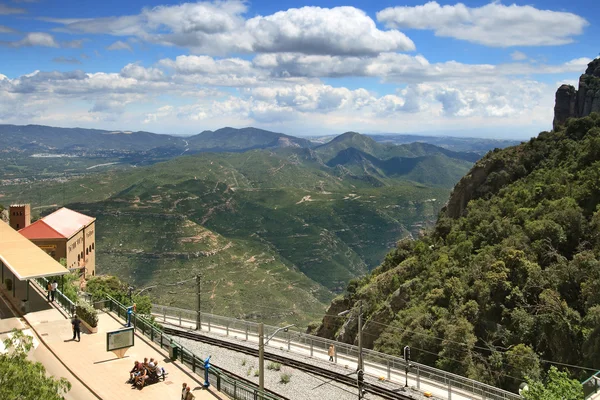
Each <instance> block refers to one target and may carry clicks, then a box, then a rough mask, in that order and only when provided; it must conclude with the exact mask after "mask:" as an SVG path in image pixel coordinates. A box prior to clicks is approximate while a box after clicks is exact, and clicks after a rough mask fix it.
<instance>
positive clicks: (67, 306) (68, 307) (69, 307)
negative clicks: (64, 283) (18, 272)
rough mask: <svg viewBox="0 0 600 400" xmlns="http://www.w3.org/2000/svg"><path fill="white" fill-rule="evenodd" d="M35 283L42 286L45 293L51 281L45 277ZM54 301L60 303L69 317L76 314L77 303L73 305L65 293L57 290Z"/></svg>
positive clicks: (36, 279) (37, 279)
mask: <svg viewBox="0 0 600 400" xmlns="http://www.w3.org/2000/svg"><path fill="white" fill-rule="evenodd" d="M35 281H36V282H37V283H38V285H40V286H41V287H42V290H43V291H45V290H47V288H48V283H50V281H49V280H48V279H46V278H44V277H42V278H35ZM54 299H55V300H57V301H58V304H59V305H60V307H61V308H62V309H63V310H65V311H66V313H67V314H68V315H69V316H72V315H73V313H74V312H75V303H73V302H72V301H71V299H69V298H68V297H67V296H65V295H64V293H63V292H61V291H60V290H58V289H56V294H55V295H54Z"/></svg>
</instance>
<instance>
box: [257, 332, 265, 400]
mask: <svg viewBox="0 0 600 400" xmlns="http://www.w3.org/2000/svg"><path fill="white" fill-rule="evenodd" d="M258 390H259V392H260V398H261V399H262V398H263V393H264V392H265V325H264V324H263V323H262V322H261V323H259V324H258Z"/></svg>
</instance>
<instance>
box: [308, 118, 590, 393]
mask: <svg viewBox="0 0 600 400" xmlns="http://www.w3.org/2000/svg"><path fill="white" fill-rule="evenodd" d="M484 167H485V170H486V171H487V174H486V176H485V179H484V180H483V182H482V183H481V184H480V185H477V187H476V188H474V189H472V192H471V193H469V194H468V198H470V201H469V202H468V204H467V205H466V208H465V209H464V210H462V212H461V213H460V215H450V214H451V213H450V212H448V209H445V210H442V211H441V212H440V215H439V218H438V221H437V223H436V225H435V227H434V228H433V229H432V230H431V231H430V232H428V233H427V234H425V235H424V236H422V237H421V238H420V239H419V240H414V241H413V240H402V241H400V242H398V244H397V247H396V248H395V249H394V250H393V251H391V252H390V253H389V254H388V255H387V257H386V258H385V260H384V262H383V263H382V264H381V265H380V266H379V267H377V268H376V269H375V270H374V271H373V272H372V273H371V274H369V275H367V276H366V277H364V278H358V279H355V280H353V281H351V282H350V284H349V285H348V287H347V291H346V294H345V295H344V296H340V297H338V298H336V299H335V300H334V301H333V303H332V305H331V306H330V309H329V311H328V313H327V315H326V317H325V318H324V320H323V323H322V324H321V326H319V327H318V328H316V329H317V331H318V334H320V335H322V336H328V337H336V338H338V339H340V340H345V341H347V342H353V341H355V340H356V322H355V321H347V322H345V321H344V320H340V319H339V318H335V317H333V316H334V315H336V313H337V311H338V310H341V309H344V307H352V306H353V307H356V305H357V302H358V300H362V302H363V307H364V309H365V310H366V311H365V317H366V324H365V328H364V333H363V335H364V336H365V343H367V345H369V346H371V347H373V348H375V349H377V350H380V351H384V352H387V353H392V354H398V355H400V354H402V349H403V347H404V346H406V345H409V346H411V348H412V350H413V351H412V358H413V359H414V360H416V361H419V362H422V363H425V364H429V365H434V366H437V367H439V368H442V369H444V370H448V371H452V372H455V373H458V374H461V375H464V376H467V377H470V378H473V379H476V380H479V381H483V382H487V383H490V384H493V385H495V386H500V387H503V388H506V389H509V390H511V391H514V390H516V389H517V388H518V386H519V384H520V383H521V382H523V381H524V380H525V377H529V378H530V379H539V378H540V377H542V376H543V375H544V371H547V370H548V369H549V368H550V367H551V366H552V365H555V366H556V367H558V368H559V369H560V370H564V371H566V372H568V374H569V375H570V376H571V377H572V378H577V379H580V380H581V379H585V378H587V377H589V376H590V375H591V374H593V373H594V372H595V371H597V369H598V368H599V366H600V365H599V362H598V360H597V354H598V352H599V351H600V262H599V260H598V255H599V253H600V229H599V228H600V208H599V207H598V204H599V202H600V115H598V114H596V113H593V114H591V115H589V116H587V117H585V118H580V119H570V120H569V121H568V122H567V124H566V125H565V126H564V127H562V128H560V129H558V130H556V131H552V132H542V133H540V134H539V136H538V137H536V138H533V139H531V140H530V141H529V142H527V143H523V144H521V145H519V146H515V147H510V148H507V149H503V150H495V151H491V152H489V153H488V154H487V155H486V156H485V157H484V158H483V159H481V160H480V161H479V162H478V163H477V164H476V165H475V166H474V168H473V170H472V171H475V170H476V169H478V168H479V169H480V170H481V169H482V168H484ZM470 178H471V177H470V176H469V174H468V175H467V176H466V177H465V178H463V180H465V179H467V180H468V179H470ZM459 187H461V183H459V184H458V185H457V186H456V188H455V190H454V193H453V194H452V196H451V199H450V203H452V201H453V197H456V196H464V195H465V193H457V188H459ZM462 187H464V185H463V186H462Z"/></svg>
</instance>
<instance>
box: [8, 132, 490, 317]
mask: <svg viewBox="0 0 600 400" xmlns="http://www.w3.org/2000/svg"><path fill="white" fill-rule="evenodd" d="M257 131H258V130H257ZM262 132H264V131H258V133H262ZM234 133H235V134H236V135H237V136H238V138H232V137H228V138H226V140H225V139H221V142H220V143H221V144H220V145H219V146H222V145H223V143H225V142H231V143H238V144H239V143H245V144H243V145H240V146H238V147H239V148H238V149H236V150H239V151H235V152H232V151H229V152H196V153H195V154H189V155H188V153H190V152H184V154H185V155H183V156H181V155H178V156H177V157H174V158H173V157H171V158H170V159H166V160H164V159H163V158H161V157H166V158H168V155H167V154H165V153H164V152H163V153H160V151H159V150H156V149H146V150H144V151H143V152H140V153H138V154H132V153H129V151H126V150H125V149H122V150H119V151H121V152H124V153H121V154H118V153H114V152H113V150H109V149H101V150H95V151H97V152H98V153H95V154H94V155H93V156H92V155H91V154H88V155H86V154H82V153H78V154H77V157H64V156H61V157H39V156H36V157H20V156H19V155H20V154H12V153H4V155H3V157H0V160H2V161H0V167H3V169H4V171H5V172H7V173H8V174H5V175H4V179H3V181H2V186H0V194H1V196H2V197H1V198H0V200H1V203H3V204H10V203H12V202H25V201H28V202H31V203H32V208H33V211H34V214H45V213H47V212H50V211H51V210H52V209H55V208H57V207H58V206H60V205H67V206H68V207H69V208H72V209H74V210H77V211H80V212H83V213H85V214H87V215H93V216H95V217H96V218H97V220H98V223H97V240H98V254H97V263H98V271H99V272H100V273H104V274H114V275H116V276H118V277H119V278H121V279H122V280H124V281H126V282H129V283H130V284H133V285H134V286H135V287H136V288H138V289H139V290H143V289H144V288H147V287H150V289H148V293H149V294H150V295H151V296H152V297H153V298H154V299H155V301H156V302H158V303H161V304H165V305H172V306H177V307H184V308H185V307H190V306H191V305H190V304H189V300H188V295H189V296H191V295H193V293H194V291H195V287H194V286H193V285H192V284H187V286H186V285H183V286H181V287H177V285H172V284H174V283H176V282H179V281H183V280H186V279H189V278H190V277H193V276H194V275H195V274H196V273H202V274H203V276H204V278H203V280H204V289H205V292H203V304H204V307H206V310H207V311H210V312H214V313H217V314H225V315H233V316H237V317H240V318H245V319H252V318H260V319H264V320H265V321H282V320H283V321H285V322H289V323H296V324H299V325H301V326H306V325H307V324H308V323H310V322H312V321H316V320H318V319H319V317H320V316H321V315H322V313H323V312H324V310H325V307H326V304H327V303H328V302H329V301H330V300H331V299H332V298H333V297H334V296H335V295H336V294H337V293H340V292H342V291H343V290H344V289H345V287H346V285H347V283H348V281H350V280H351V279H353V278H355V277H358V276H361V275H364V274H365V273H367V272H368V271H370V270H371V269H372V268H374V267H376V266H377V265H378V264H379V263H380V262H381V261H382V260H383V258H384V257H385V254H386V253H387V252H388V251H389V249H390V248H393V247H394V246H395V243H396V242H397V241H398V240H399V239H401V238H404V237H418V236H419V235H420V234H421V233H422V232H423V231H424V230H426V229H427V228H428V227H429V226H431V225H432V224H433V223H434V221H435V219H436V216H437V214H438V212H439V211H440V209H441V208H442V206H443V204H444V202H445V199H447V197H448V195H449V193H450V189H451V187H452V186H453V184H454V182H456V181H458V179H459V178H460V177H461V176H462V175H463V174H464V173H465V172H466V171H467V170H468V168H469V167H470V166H471V165H472V161H473V160H474V159H476V158H477V157H478V156H477V155H476V154H475V153H461V152H453V151H449V150H446V149H443V148H439V147H436V146H433V145H428V144H424V143H415V144H410V145H403V146H396V145H391V144H380V143H377V142H375V141H374V140H373V139H371V138H370V137H368V136H364V135H360V134H358V133H346V134H343V135H340V136H338V137H337V138H335V139H334V140H332V141H330V142H328V143H325V144H321V145H310V146H311V147H302V146H300V145H298V146H289V143H299V144H301V145H306V146H308V145H309V144H310V142H308V141H302V140H295V141H294V140H292V139H290V138H289V137H285V136H284V137H283V138H284V139H285V140H284V141H283V140H281V139H282V137H281V136H277V134H271V133H270V134H268V135H267V136H266V137H264V138H262V139H261V137H260V135H257V133H256V131H251V130H250V131H249V130H235V131H232V130H229V131H226V134H228V135H230V136H231V135H233V134H234ZM249 134H250V137H246V136H247V135H249ZM131 135H133V134H130V135H127V140H131V138H132V136H131ZM201 135H207V134H206V133H203V134H201ZM107 136H109V137H110V138H114V137H115V135H107ZM213 136H214V135H213ZM240 137H242V138H243V139H240ZM213 139H214V138H213ZM215 140H216V139H214V140H213V142H212V143H216V142H215ZM188 141H189V142H190V143H189V144H190V148H192V146H199V144H198V143H196V144H194V142H193V141H192V140H188ZM257 143H262V145H264V146H267V147H266V148H264V149H250V150H245V151H242V150H243V149H246V148H249V147H256V146H257ZM273 143H275V144H273ZM281 143H284V144H283V145H281V146H280V144H281ZM278 144H279V145H278ZM206 146H208V144H206ZM210 146H216V145H215V144H211V145H210ZM59 151H61V153H60V154H65V153H64V149H58V148H57V149H56V152H59ZM178 152H179V150H178V151H177V152H175V151H173V154H175V153H178ZM159 153H160V157H158V156H157V157H155V158H152V156H150V154H159ZM36 154H38V153H36ZM98 154H104V155H105V156H106V157H105V158H102V157H98V156H97V155H98ZM136 160H137V161H136ZM6 178H8V179H6ZM138 289H136V290H138Z"/></svg>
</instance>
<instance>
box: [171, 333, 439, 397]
mask: <svg viewBox="0 0 600 400" xmlns="http://www.w3.org/2000/svg"><path fill="white" fill-rule="evenodd" d="M182 330H183V329H182ZM203 334H205V335H206V336H210V337H214V338H217V339H220V340H224V341H228V342H232V343H236V344H243V345H244V346H247V347H250V348H254V349H258V346H257V345H256V344H255V343H252V342H246V341H244V340H237V339H234V338H232V337H226V336H220V335H216V334H207V333H206V332H203ZM176 341H177V342H180V343H181V344H182V345H183V346H184V347H185V348H187V349H189V350H191V351H192V352H194V353H195V354H196V355H197V356H199V357H201V358H202V359H204V358H206V357H207V356H209V355H210V356H211V360H210V361H211V363H212V364H214V365H216V366H217V367H219V368H222V369H225V370H227V371H230V372H232V373H234V374H237V375H239V376H241V377H243V378H245V379H248V380H250V381H252V382H254V383H256V384H257V385H258V357H253V356H250V355H247V354H242V353H238V352H236V351H233V350H228V349H226V348H224V347H218V346H213V345H210V344H206V343H202V342H197V341H194V340H190V339H185V338H180V337H177V338H176ZM265 351H266V352H268V353H274V354H279V355H282V356H285V357H287V358H290V359H294V360H299V361H302V362H304V363H307V364H311V365H316V366H320V367H325V368H327V369H330V370H332V371H335V372H338V373H340V374H350V373H352V370H349V369H345V368H344V367H343V366H341V365H336V364H330V363H327V362H326V361H323V360H320V359H316V358H310V357H306V356H302V355H299V354H295V353H291V352H287V351H285V350H280V349H278V348H275V347H271V346H267V347H266V349H265ZM273 364H274V363H273V362H271V361H269V360H266V359H265V388H267V389H269V390H272V391H274V392H276V393H278V394H280V395H282V396H285V397H288V398H290V399H292V400H309V399H318V400H346V399H347V400H355V399H357V398H358V389H357V388H356V386H347V385H344V384H342V383H338V382H331V381H330V380H329V379H326V378H323V377H320V376H316V375H311V374H308V373H306V372H303V371H300V370H297V369H293V368H291V367H287V366H284V365H281V366H280V369H279V371H277V370H273V369H268V367H269V366H270V365H271V366H274V365H273ZM284 375H287V376H288V377H289V382H288V383H283V382H282V380H285V376H284ZM365 381H366V382H368V383H371V384H376V385H377V386H383V387H387V388H389V389H395V390H398V391H399V393H401V394H404V395H410V396H411V397H412V398H413V399H415V400H421V399H422V400H425V399H426V397H424V396H423V395H422V394H421V393H420V392H418V391H415V390H411V389H408V391H406V392H404V391H403V390H404V389H403V388H402V387H401V386H400V385H398V384H396V383H391V382H378V381H377V380H376V379H374V378H372V377H370V376H368V375H365ZM365 399H368V400H379V399H382V398H381V397H379V396H375V395H372V394H369V393H367V395H366V396H365ZM430 399H433V398H430Z"/></svg>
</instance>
